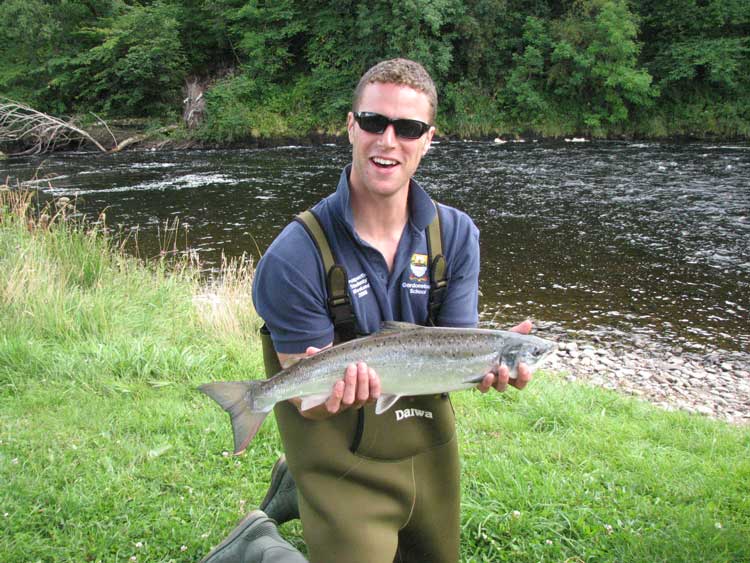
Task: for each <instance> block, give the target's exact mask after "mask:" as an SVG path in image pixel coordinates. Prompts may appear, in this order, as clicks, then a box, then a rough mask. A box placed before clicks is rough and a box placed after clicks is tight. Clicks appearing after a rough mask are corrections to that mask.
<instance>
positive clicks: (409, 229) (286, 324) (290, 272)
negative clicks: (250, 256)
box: [253, 167, 479, 354]
mask: <svg viewBox="0 0 750 563" xmlns="http://www.w3.org/2000/svg"><path fill="white" fill-rule="evenodd" d="M349 171H350V167H347V168H345V169H344V171H343V172H342V174H341V179H340V180H339V184H338V187H337V189H336V191H335V192H334V193H333V194H331V195H330V196H328V197H326V198H325V199H323V200H321V201H320V202H318V203H317V204H316V205H315V206H314V207H313V211H315V213H316V215H317V216H318V217H319V218H320V221H321V224H322V225H323V229H324V230H325V232H326V234H327V236H328V240H329V242H330V245H331V250H332V251H333V255H334V259H335V260H336V262H337V263H339V264H341V265H343V266H344V268H345V269H346V273H347V277H348V281H349V297H350V298H351V302H352V305H353V307H354V313H355V315H356V317H357V323H358V329H359V331H360V332H362V333H372V332H377V331H378V330H379V329H380V325H381V323H383V322H384V321H390V320H396V321H405V322H410V323H414V324H425V323H426V321H427V301H428V293H429V287H430V280H429V272H428V271H427V261H428V251H427V238H426V229H427V226H428V225H429V224H430V222H431V221H432V219H433V217H434V216H435V206H434V205H433V203H432V200H431V199H430V197H429V196H428V195H427V193H426V192H425V191H424V190H423V189H422V188H421V187H419V185H418V184H417V183H416V182H415V181H413V180H412V181H411V184H410V186H409V221H408V223H407V225H406V227H405V228H404V232H403V234H402V235H401V240H400V241H399V244H398V248H397V251H396V257H395V260H394V263H393V271H392V272H390V273H389V271H388V266H387V264H386V262H385V259H384V258H383V255H382V254H381V253H380V251H378V250H377V249H375V248H374V247H372V246H371V245H370V244H368V243H367V242H365V241H364V240H362V239H361V238H360V237H359V236H358V235H357V233H356V232H355V230H354V217H353V214H352V209H351V205H350V201H349ZM440 219H441V227H442V232H443V236H442V241H443V255H444V256H445V259H446V262H447V272H448V274H447V275H448V290H447V292H446V295H445V299H444V301H443V305H442V307H441V309H440V314H439V317H438V319H437V324H438V325H440V326H454V327H472V326H476V324H477V321H478V314H477V304H478V289H479V230H478V229H477V227H476V226H475V225H474V223H473V222H472V220H471V219H470V218H469V216H468V215H466V214H465V213H463V212H462V211H459V210H457V209H454V208H452V207H449V206H446V205H440ZM327 298H328V295H327V290H326V273H325V272H324V270H323V262H322V260H321V258H320V254H319V253H318V250H317V249H316V247H315V243H314V242H313V240H312V239H311V238H310V236H309V235H308V234H307V231H305V229H304V227H302V225H300V224H299V223H297V222H292V223H290V224H289V225H287V227H286V228H285V229H284V230H283V231H282V232H281V234H280V235H279V236H278V237H277V238H276V239H275V240H274V241H273V243H272V244H271V246H269V247H268V250H267V251H266V252H265V254H264V255H263V257H262V258H261V260H260V262H259V263H258V267H257V269H256V272H255V281H254V283H253V301H254V304H255V308H256V310H257V311H258V314H259V315H260V316H261V317H262V318H263V320H264V321H265V322H266V326H267V327H268V329H269V331H270V332H271V337H272V339H273V343H274V347H275V348H276V351H277V352H280V353H284V354H299V353H303V352H304V351H305V349H306V348H307V347H308V346H315V347H318V348H320V347H323V346H325V345H327V344H329V343H331V342H332V341H333V324H332V322H331V319H330V317H329V315H328V308H327V306H326V301H327Z"/></svg>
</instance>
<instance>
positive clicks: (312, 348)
mask: <svg viewBox="0 0 750 563" xmlns="http://www.w3.org/2000/svg"><path fill="white" fill-rule="evenodd" d="M331 346H333V343H331V344H328V345H326V346H323V347H322V348H316V347H315V346H308V347H307V348H306V349H305V356H313V355H315V354H317V353H318V352H320V351H321V350H327V349H328V348H330V347H331Z"/></svg>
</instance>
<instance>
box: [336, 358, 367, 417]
mask: <svg viewBox="0 0 750 563" xmlns="http://www.w3.org/2000/svg"><path fill="white" fill-rule="evenodd" d="M379 396H380V378H379V377H378V374H377V373H375V370H374V369H372V368H371V367H369V366H368V365H367V364H366V363H365V362H358V363H356V364H349V365H348V366H346V370H345V371H344V377H343V379H341V380H339V381H337V382H336V383H335V384H334V386H333V389H332V390H331V396H330V397H329V398H328V400H327V401H326V409H327V410H328V412H329V413H331V414H335V413H338V412H343V411H345V410H347V409H350V408H355V409H358V408H360V407H362V405H364V404H365V403H367V402H368V401H374V400H376V399H377V398H378V397H379Z"/></svg>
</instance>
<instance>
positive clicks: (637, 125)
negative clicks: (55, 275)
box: [0, 0, 750, 142]
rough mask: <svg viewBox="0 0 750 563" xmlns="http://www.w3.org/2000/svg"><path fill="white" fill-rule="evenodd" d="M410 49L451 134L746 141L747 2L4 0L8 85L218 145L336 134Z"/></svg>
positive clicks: (74, 108)
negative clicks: (363, 88)
mask: <svg viewBox="0 0 750 563" xmlns="http://www.w3.org/2000/svg"><path fill="white" fill-rule="evenodd" d="M394 56H406V57H409V58H413V59H416V60H419V61H420V62H422V63H423V64H424V65H425V66H426V67H427V68H428V70H430V72H431V73H432V75H433V77H434V78H435V79H436V82H437V83H438V86H439V93H440V98H441V107H440V111H439V117H438V124H439V127H440V129H441V131H442V132H443V133H448V134H454V135H461V136H485V135H496V134H513V133H521V132H534V133H537V134H542V135H570V134H577V133H583V134H591V135H617V134H635V135H642V136H666V135H675V134H692V135H705V134H715V135H744V136H749V135H750V2H748V1H747V0H658V1H656V0H531V1H529V0H524V1H521V0H370V1H369V2H366V3H365V2H359V1H352V0H307V1H303V0H273V1H253V0H156V1H148V0H140V1H136V0H3V2H2V3H0V94H2V95H4V96H7V97H10V98H14V99H17V100H19V101H23V102H25V103H28V104H31V105H34V106H35V107H37V108H39V109H42V110H46V111H49V112H54V113H65V114H75V113H80V114H85V113H88V112H98V113H101V114H103V115H105V116H107V117H110V118H114V117H152V118H154V117H161V118H171V119H176V116H177V115H179V113H180V111H181V102H182V98H183V97H184V94H183V88H184V85H185V82H186V80H187V79H188V78H197V79H198V80H200V81H202V82H203V83H204V84H207V85H208V90H207V93H206V101H207V109H206V121H205V123H204V125H203V127H202V128H201V130H199V131H198V133H197V135H199V136H201V137H203V138H204V139H207V140H213V141H219V142H222V141H233V140H240V139H243V138H246V137H247V136H248V135H249V134H252V135H256V136H295V135H305V134H307V133H310V132H316V131H317V132H327V133H331V132H340V131H341V130H342V127H343V123H344V115H345V112H346V110H347V109H348V108H349V104H350V95H351V91H352V89H353V87H354V84H355V82H356V80H357V78H358V77H359V76H360V75H361V73H362V72H363V71H364V70H365V69H366V68H368V67H369V66H370V65H371V64H373V63H374V62H376V61H378V60H380V59H383V58H386V57H394Z"/></svg>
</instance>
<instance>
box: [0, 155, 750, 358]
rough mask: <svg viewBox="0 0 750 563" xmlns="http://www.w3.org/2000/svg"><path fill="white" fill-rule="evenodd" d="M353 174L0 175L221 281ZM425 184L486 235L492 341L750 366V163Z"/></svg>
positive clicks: (548, 162) (474, 166)
mask: <svg viewBox="0 0 750 563" xmlns="http://www.w3.org/2000/svg"><path fill="white" fill-rule="evenodd" d="M348 161H349V148H348V147H346V146H336V145H326V146H316V147H294V146H290V147H279V148H273V149H254V150H231V151H230V150H192V151H183V152H172V151H156V152H154V151H131V152H124V153H120V154H114V155H99V154H91V153H60V154H53V155H51V156H47V157H44V158H18V159H16V158H13V159H9V160H6V161H0V174H2V175H3V177H4V178H6V177H7V178H9V179H10V183H11V184H12V185H14V184H15V183H16V182H17V181H28V180H31V179H34V178H37V179H42V178H46V179H48V180H45V181H43V182H37V183H36V184H35V186H36V187H37V188H38V189H39V190H40V196H41V199H42V200H44V199H48V198H52V197H61V196H66V197H69V198H75V200H76V205H77V208H78V210H79V211H80V212H82V213H85V214H87V215H89V216H93V217H95V216H96V215H97V214H98V213H99V212H100V211H102V210H105V212H106V215H107V222H108V224H109V225H110V226H113V227H116V228H119V229H122V230H123V231H125V232H128V231H132V232H133V233H135V232H136V231H137V240H138V249H139V252H140V254H141V255H143V256H150V255H155V254H157V253H158V251H159V242H158V240H159V233H162V235H163V231H164V225H165V223H171V222H173V221H174V220H175V219H179V222H180V225H181V227H180V233H181V234H180V240H181V241H182V240H183V239H185V238H186V239H188V241H189V244H190V246H191V247H192V248H194V249H196V250H197V251H198V252H199V255H200V256H201V258H202V260H203V261H204V263H206V264H208V265H209V266H210V265H212V264H216V263H218V261H219V259H220V256H221V253H225V254H226V255H227V256H239V255H241V254H242V253H243V252H247V253H248V254H251V255H253V256H255V257H256V258H257V256H258V254H259V252H262V251H263V249H264V248H266V247H267V246H268V244H269V243H270V241H271V240H272V239H273V237H274V236H275V235H276V234H277V233H278V232H279V231H280V229H281V228H282V227H283V226H284V225H285V224H286V223H287V222H288V221H289V220H290V219H291V217H292V216H293V214H294V213H295V212H296V211H298V210H301V209H304V208H305V207H308V206H309V205H311V204H313V203H314V202H316V201H317V200H318V199H319V198H321V197H322V196H324V195H326V194H327V193H329V192H330V190H332V189H333V188H334V187H335V184H336V182H337V179H338V176H339V173H340V169H341V168H342V167H343V166H344V165H345V164H347V163H348ZM417 179H418V181H420V183H421V184H422V185H423V186H424V187H425V188H426V189H427V190H428V192H429V193H430V194H431V195H432V196H433V197H435V198H436V199H437V200H439V201H441V202H444V203H447V204H450V205H454V206H456V207H459V208H461V209H464V210H465V211H467V212H468V213H469V214H470V215H471V216H472V217H473V218H474V220H475V222H476V224H477V226H478V227H479V228H480V230H481V251H482V274H481V292H482V296H481V301H480V308H481V319H482V322H483V324H485V325H487V326H498V327H508V326H510V325H512V324H514V323H516V322H518V321H520V320H523V319H525V318H532V319H534V320H535V321H537V322H538V323H539V324H540V325H542V326H546V327H547V328H550V327H551V328H552V329H553V330H559V331H564V332H566V333H570V334H573V335H575V337H576V338H580V339H594V340H600V341H605V342H606V341H610V342H612V341H618V342H626V343H629V345H631V346H634V347H639V346H643V345H644V343H645V342H648V343H654V342H656V343H659V345H661V346H664V347H667V348H669V349H671V350H676V351H677V352H679V351H680V350H689V351H692V352H711V351H714V350H726V351H732V352H740V353H750V315H749V310H750V145H748V144H744V143H737V144H729V143H727V144H706V143H687V144H665V143H633V142H592V143H565V142H539V143H532V142H527V143H506V144H500V143H492V142H453V141H450V142H449V141H442V142H440V143H437V144H435V145H434V146H433V148H432V150H431V151H430V153H428V155H427V156H426V157H425V159H424V160H423V163H422V166H421V168H420V170H419V172H418V175H417ZM185 230H186V231H187V234H185V232H184V231H185ZM135 239H136V237H135V235H134V234H133V235H132V240H135Z"/></svg>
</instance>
